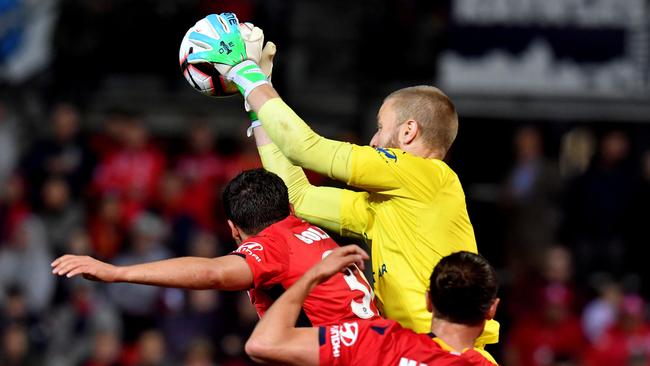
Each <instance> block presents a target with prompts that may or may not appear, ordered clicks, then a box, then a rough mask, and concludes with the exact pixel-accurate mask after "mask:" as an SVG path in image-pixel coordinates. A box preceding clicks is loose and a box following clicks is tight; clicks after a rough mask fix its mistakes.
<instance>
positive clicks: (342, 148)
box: [247, 84, 352, 183]
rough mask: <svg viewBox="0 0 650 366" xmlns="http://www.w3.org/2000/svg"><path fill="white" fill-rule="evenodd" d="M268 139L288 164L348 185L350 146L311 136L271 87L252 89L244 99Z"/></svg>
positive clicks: (318, 136)
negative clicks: (257, 118) (258, 120)
mask: <svg viewBox="0 0 650 366" xmlns="http://www.w3.org/2000/svg"><path fill="white" fill-rule="evenodd" d="M247 100H248V103H249V105H250V106H251V107H252V108H253V110H255V111H256V112H257V114H258V116H259V118H260V121H261V122H262V126H263V127H264V130H265V131H266V133H267V134H268V136H269V137H270V139H271V140H272V141H273V142H274V143H275V145H277V147H278V148H279V149H280V150H281V151H282V154H283V155H284V156H286V157H287V158H288V159H289V161H290V162H291V163H292V164H295V165H299V166H301V167H303V168H306V169H310V170H313V171H315V172H317V173H320V174H323V175H327V176H329V177H330V178H334V179H337V180H341V181H343V182H346V183H347V182H348V181H349V179H350V176H351V163H352V162H351V153H352V144H350V143H346V142H341V141H335V140H330V139H326V138H324V137H322V136H320V135H318V134H317V133H315V132H314V131H313V130H312V129H311V128H309V126H307V124H306V123H305V122H304V121H303V120H302V119H301V118H300V117H299V116H298V115H296V113H295V112H294V111H293V110H292V109H291V108H289V106H287V105H286V104H285V103H284V102H283V101H282V99H280V96H279V95H278V93H277V92H276V91H275V89H273V87H272V86H271V85H268V84H266V85H260V86H257V87H255V88H254V89H253V90H252V91H251V92H250V93H249V95H248V98H247Z"/></svg>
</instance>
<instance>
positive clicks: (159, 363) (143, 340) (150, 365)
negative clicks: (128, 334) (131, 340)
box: [122, 329, 171, 366]
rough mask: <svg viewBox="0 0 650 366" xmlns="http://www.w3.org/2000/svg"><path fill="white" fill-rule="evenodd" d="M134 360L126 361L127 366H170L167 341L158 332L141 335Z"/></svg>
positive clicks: (147, 332) (152, 331)
mask: <svg viewBox="0 0 650 366" xmlns="http://www.w3.org/2000/svg"><path fill="white" fill-rule="evenodd" d="M132 358H133V360H124V357H123V362H122V363H123V364H124V365H125V366H170V365H171V364H170V363H169V360H168V359H167V347H166V344H165V339H164V338H163V336H162V334H161V333H160V332H159V331H158V330H153V329H152V330H147V331H145V332H143V333H142V335H140V338H139V339H138V342H137V344H136V347H135V350H134V354H133V356H132Z"/></svg>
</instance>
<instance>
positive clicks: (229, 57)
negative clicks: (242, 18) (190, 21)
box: [187, 13, 247, 75]
mask: <svg viewBox="0 0 650 366" xmlns="http://www.w3.org/2000/svg"><path fill="white" fill-rule="evenodd" d="M195 28H196V29H201V32H202V33H199V32H197V31H194V32H192V33H190V36H189V40H190V42H192V43H193V44H194V45H195V46H196V47H197V48H198V52H194V53H192V54H190V55H189V56H188V57H187V62H189V63H190V64H196V63H201V62H210V63H212V64H214V66H215V68H216V69H217V70H218V71H219V73H220V74H222V75H227V74H228V72H229V71H230V70H231V68H232V67H233V66H235V65H237V64H239V63H241V62H242V61H244V60H246V58H247V55H246V45H245V43H244V40H243V39H242V37H241V32H240V31H239V20H237V16H236V15H235V14H233V13H222V14H219V15H216V14H210V15H208V16H207V17H205V18H204V19H201V20H199V21H198V22H197V24H196V25H195ZM204 28H207V29H204ZM205 33H208V34H210V33H211V34H214V35H215V36H216V38H215V37H210V36H209V35H206V34H205Z"/></svg>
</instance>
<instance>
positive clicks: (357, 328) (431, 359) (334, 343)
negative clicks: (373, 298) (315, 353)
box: [318, 319, 495, 366]
mask: <svg viewBox="0 0 650 366" xmlns="http://www.w3.org/2000/svg"><path fill="white" fill-rule="evenodd" d="M432 336H433V335H432V334H417V333H415V332H413V331H412V330H410V329H407V328H402V326H400V325H399V323H397V322H396V321H394V320H388V319H373V320H369V321H366V320H360V321H352V322H347V323H341V324H333V325H329V326H323V327H320V328H319V337H318V338H319V342H320V356H319V358H320V364H321V365H374V366H381V365H386V366H427V365H431V366H433V365H435V366H451V365H454V366H455V365H459V366H469V365H480V366H495V364H493V363H492V362H490V361H489V360H488V359H486V358H485V357H483V355H481V354H480V353H478V352H477V351H475V350H467V351H465V352H463V353H456V352H450V351H447V350H445V349H443V348H442V347H441V346H440V345H439V344H438V343H437V342H435V341H434V340H433V339H432Z"/></svg>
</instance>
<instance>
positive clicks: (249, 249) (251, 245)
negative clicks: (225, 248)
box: [237, 242, 264, 263]
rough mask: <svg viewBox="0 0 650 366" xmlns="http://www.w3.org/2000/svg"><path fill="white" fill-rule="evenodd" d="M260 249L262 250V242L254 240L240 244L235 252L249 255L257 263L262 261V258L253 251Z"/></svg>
mask: <svg viewBox="0 0 650 366" xmlns="http://www.w3.org/2000/svg"><path fill="white" fill-rule="evenodd" d="M262 250H264V247H263V246H262V244H260V243H256V242H247V243H244V244H242V245H240V246H239V248H237V253H241V254H244V255H249V256H251V257H253V259H255V260H256V261H257V262H258V263H259V262H262V258H260V256H259V255H257V254H256V253H255V252H259V251H262Z"/></svg>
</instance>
